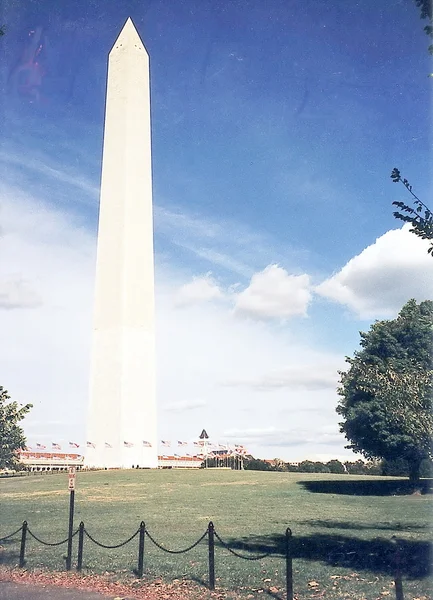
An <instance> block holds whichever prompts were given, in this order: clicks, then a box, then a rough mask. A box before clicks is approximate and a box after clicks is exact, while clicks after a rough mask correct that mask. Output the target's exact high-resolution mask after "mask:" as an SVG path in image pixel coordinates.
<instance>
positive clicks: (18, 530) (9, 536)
mask: <svg viewBox="0 0 433 600" xmlns="http://www.w3.org/2000/svg"><path fill="white" fill-rule="evenodd" d="M22 528H23V526H22V525H21V527H20V528H19V529H17V530H16V531H14V532H13V533H10V534H9V535H5V537H2V538H0V542H4V541H5V540H8V539H9V538H11V537H14V535H16V534H17V533H19V532H20V531H21V529H22Z"/></svg>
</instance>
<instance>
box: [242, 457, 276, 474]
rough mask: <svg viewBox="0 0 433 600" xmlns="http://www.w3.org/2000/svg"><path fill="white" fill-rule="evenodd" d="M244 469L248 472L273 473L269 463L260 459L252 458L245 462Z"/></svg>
mask: <svg viewBox="0 0 433 600" xmlns="http://www.w3.org/2000/svg"><path fill="white" fill-rule="evenodd" d="M244 469H245V470H246V471H272V470H273V469H272V467H271V465H270V464H269V463H267V462H265V461H264V460H260V458H250V459H245V460H244Z"/></svg>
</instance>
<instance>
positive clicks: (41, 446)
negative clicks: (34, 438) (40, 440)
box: [36, 444, 46, 450]
mask: <svg viewBox="0 0 433 600" xmlns="http://www.w3.org/2000/svg"><path fill="white" fill-rule="evenodd" d="M36 448H39V450H45V448H46V446H44V445H43V444H36Z"/></svg>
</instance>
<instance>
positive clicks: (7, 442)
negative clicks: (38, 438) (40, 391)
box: [0, 386, 32, 469]
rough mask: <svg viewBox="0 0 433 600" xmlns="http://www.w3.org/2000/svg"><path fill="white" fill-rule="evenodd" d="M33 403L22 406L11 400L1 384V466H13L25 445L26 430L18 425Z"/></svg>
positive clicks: (2, 467)
mask: <svg viewBox="0 0 433 600" xmlns="http://www.w3.org/2000/svg"><path fill="white" fill-rule="evenodd" d="M31 407H32V405H31V404H26V405H24V406H20V405H19V404H18V402H10V396H9V394H8V392H7V391H6V390H5V389H4V388H3V387H2V386H0V468H1V469H4V468H12V467H13V466H14V465H15V464H16V463H17V462H18V457H17V453H18V451H19V450H21V449H22V448H24V447H25V445H26V439H25V437H24V432H23V430H22V429H21V427H20V426H19V425H18V423H19V422H20V421H22V420H23V419H24V417H25V415H26V414H27V413H28V412H29V410H30V409H31Z"/></svg>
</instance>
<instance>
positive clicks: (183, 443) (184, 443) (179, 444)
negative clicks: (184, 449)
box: [177, 440, 188, 446]
mask: <svg viewBox="0 0 433 600" xmlns="http://www.w3.org/2000/svg"><path fill="white" fill-rule="evenodd" d="M177 445H178V446H188V442H181V441H179V440H178V442H177Z"/></svg>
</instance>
